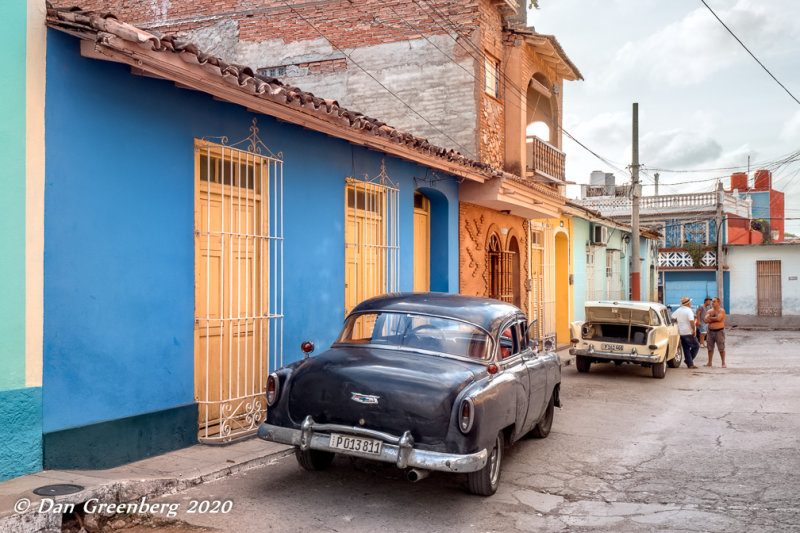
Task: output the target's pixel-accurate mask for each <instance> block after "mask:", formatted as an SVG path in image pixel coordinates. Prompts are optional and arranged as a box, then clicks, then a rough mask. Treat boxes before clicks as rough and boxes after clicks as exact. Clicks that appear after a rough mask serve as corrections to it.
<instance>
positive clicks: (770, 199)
mask: <svg viewBox="0 0 800 533" xmlns="http://www.w3.org/2000/svg"><path fill="white" fill-rule="evenodd" d="M729 191H730V192H732V193H733V194H738V195H739V197H740V198H747V197H749V198H751V199H752V201H753V210H752V211H753V213H752V216H753V220H754V221H755V224H748V225H747V227H745V228H742V229H744V231H740V232H734V231H732V232H731V235H730V238H729V239H728V244H761V242H762V236H766V235H768V236H769V239H764V240H768V241H769V242H773V243H778V242H783V240H784V224H783V213H784V196H783V193H782V192H781V191H776V190H775V189H773V188H772V172H770V171H769V170H757V171H756V172H755V174H754V176H753V185H752V186H750V185H749V179H748V175H747V173H745V172H735V173H733V174H731V186H730V189H729ZM764 224H766V226H765V225H764ZM752 226H758V227H762V228H764V230H765V231H764V232H763V234H765V235H763V234H762V231H760V230H758V229H756V228H753V227H752ZM737 229H739V228H737ZM751 230H752V231H753V233H750V231H751Z"/></svg>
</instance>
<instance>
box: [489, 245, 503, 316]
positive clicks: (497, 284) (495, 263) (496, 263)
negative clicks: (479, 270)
mask: <svg viewBox="0 0 800 533" xmlns="http://www.w3.org/2000/svg"><path fill="white" fill-rule="evenodd" d="M486 250H487V254H488V257H487V260H488V263H489V264H488V267H489V298H494V299H495V300H500V299H501V285H502V281H501V280H502V277H503V272H502V255H503V254H502V249H501V248H500V238H499V237H498V236H497V233H492V234H491V235H490V236H489V246H487V247H486Z"/></svg>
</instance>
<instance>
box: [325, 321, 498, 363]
mask: <svg viewBox="0 0 800 533" xmlns="http://www.w3.org/2000/svg"><path fill="white" fill-rule="evenodd" d="M337 342H339V343H358V344H378V345H382V346H393V347H402V348H411V349H418V350H427V351H431V352H438V353H444V354H448V355H457V356H461V357H469V358H471V359H486V358H488V357H489V356H490V355H491V353H492V342H491V339H490V337H489V335H488V334H487V333H486V332H485V331H483V330H482V329H480V328H478V327H476V326H473V325H470V324H467V323H465V322H459V321H458V320H452V319H449V318H440V317H433V316H427V315H415V314H409V313H362V314H358V315H352V316H350V317H349V318H348V319H347V321H346V322H345V324H344V329H342V333H341V335H339V339H338V340H337Z"/></svg>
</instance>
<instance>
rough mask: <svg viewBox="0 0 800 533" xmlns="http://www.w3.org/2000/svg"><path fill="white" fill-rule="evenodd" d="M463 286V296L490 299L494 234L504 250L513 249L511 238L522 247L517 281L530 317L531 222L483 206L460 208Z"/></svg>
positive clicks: (461, 206)
mask: <svg viewBox="0 0 800 533" xmlns="http://www.w3.org/2000/svg"><path fill="white" fill-rule="evenodd" d="M458 211H459V217H458V218H459V227H458V230H459V231H458V240H459V243H458V244H459V268H458V271H459V276H460V279H459V283H460V287H461V288H460V291H461V294H468V295H472V296H489V258H488V255H487V245H488V242H489V237H490V235H491V234H492V233H493V232H494V233H496V234H497V236H498V237H499V239H500V245H501V247H502V249H503V250H507V249H508V248H509V242H510V241H511V238H512V237H513V238H516V239H517V245H518V246H519V251H520V254H519V262H520V275H519V279H518V280H516V283H517V286H518V290H519V295H520V300H521V302H520V303H521V304H522V305H521V307H522V310H523V311H525V313H528V290H527V287H526V285H527V284H526V281H527V280H528V279H529V278H530V272H529V270H528V250H529V249H530V246H529V244H528V226H527V224H528V222H527V221H526V220H525V219H524V218H522V217H518V216H514V215H507V214H504V213H499V212H497V211H494V210H492V209H489V208H486V207H481V206H479V205H475V204H470V203H466V202H461V203H460V204H459V208H458Z"/></svg>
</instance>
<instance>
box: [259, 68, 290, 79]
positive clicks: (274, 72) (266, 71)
mask: <svg viewBox="0 0 800 533" xmlns="http://www.w3.org/2000/svg"><path fill="white" fill-rule="evenodd" d="M258 73H259V74H261V75H262V76H267V77H268V78H279V77H281V76H286V67H285V66H280V67H266V68H260V69H258Z"/></svg>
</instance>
